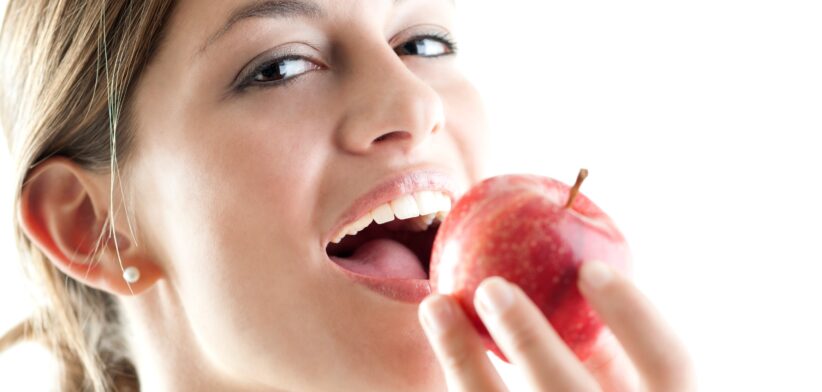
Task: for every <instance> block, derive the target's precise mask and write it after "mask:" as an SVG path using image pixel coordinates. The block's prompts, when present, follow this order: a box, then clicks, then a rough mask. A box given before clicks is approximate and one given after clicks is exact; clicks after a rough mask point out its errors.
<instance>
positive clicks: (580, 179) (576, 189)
mask: <svg viewBox="0 0 822 392" xmlns="http://www.w3.org/2000/svg"><path fill="white" fill-rule="evenodd" d="M586 177H588V169H579V174H578V175H577V182H576V183H575V184H574V187H573V188H571V192H570V193H569V194H568V203H567V204H565V208H571V206H572V205H573V204H574V200H575V199H576V198H577V195H578V194H579V187H581V186H582V182H583V181H585V178H586Z"/></svg>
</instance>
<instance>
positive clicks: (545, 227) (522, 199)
mask: <svg viewBox="0 0 822 392" xmlns="http://www.w3.org/2000/svg"><path fill="white" fill-rule="evenodd" d="M570 191H571V187H569V186H568V185H566V184H563V183H561V182H559V181H557V180H554V179H551V178H547V177H542V176H536V175H528V174H511V175H504V176H499V177H492V178H489V179H487V180H484V181H482V182H480V183H479V184H477V185H476V186H474V187H473V188H471V189H470V190H469V191H468V192H467V193H466V194H465V195H464V196H463V197H461V198H460V200H459V201H457V203H456V204H455V205H454V206H453V208H452V209H451V212H450V213H449V214H448V216H447V217H446V218H445V221H443V223H442V224H441V226H440V228H439V231H438V233H437V236H436V239H435V241H434V246H433V250H432V255H431V275H430V282H431V288H432V291H433V292H437V293H440V294H446V295H450V296H452V297H454V298H455V299H456V300H457V301H458V302H459V304H460V306H461V307H462V309H463V310H464V311H465V313H466V315H467V316H468V318H469V319H470V320H471V322H472V323H473V324H474V326H475V327H476V329H477V331H478V332H479V334H480V336H481V337H482V339H483V342H484V343H485V346H486V348H487V349H489V350H491V351H493V352H494V353H495V354H496V355H497V356H498V357H500V358H501V359H502V360H504V361H507V359H506V358H505V356H504V355H503V353H502V352H501V351H500V349H499V348H498V347H497V345H496V344H495V343H494V341H493V339H492V338H491V336H490V335H489V334H488V330H487V329H486V328H485V326H484V325H483V324H482V321H481V320H480V318H479V316H478V315H477V312H476V310H475V309H474V305H473V304H474V292H475V290H476V289H477V286H478V285H479V284H480V282H482V280H483V279H485V278H487V277H490V276H501V277H503V278H505V279H506V280H508V281H510V282H512V283H515V284H517V285H518V286H519V287H520V288H522V290H523V291H524V292H525V293H526V294H527V295H528V297H530V298H531V300H532V301H533V302H534V303H535V304H536V305H537V307H539V309H540V310H541V311H542V313H543V314H544V315H545V317H546V318H547V319H548V321H549V322H550V323H551V325H552V326H553V328H554V329H555V330H556V331H557V333H558V334H559V336H560V337H561V338H562V339H563V340H564V341H565V343H566V344H567V345H568V346H569V347H570V348H571V350H572V351H573V352H574V354H576V356H577V357H578V358H579V359H580V360H585V359H587V358H588V357H589V356H590V354H591V352H592V349H593V346H594V343H595V342H596V339H597V337H598V335H599V333H600V331H601V330H602V328H603V324H602V322H601V321H600V320H599V318H598V317H597V315H596V314H595V313H594V311H593V309H592V308H591V307H590V306H589V305H588V303H587V302H586V301H585V299H584V298H583V297H582V294H581V293H580V292H579V289H578V288H577V275H578V272H579V267H580V265H581V264H582V263H583V262H585V261H590V260H599V261H602V262H604V263H606V264H609V265H611V266H613V267H615V268H617V269H618V270H621V271H623V272H625V273H628V272H629V268H630V257H631V256H630V250H629V248H628V246H627V244H626V243H625V239H624V237H623V235H622V234H621V233H620V232H619V230H617V228H616V226H615V225H614V224H613V222H612V221H611V219H610V218H609V217H608V216H607V215H606V214H605V213H604V212H602V211H601V210H600V209H599V208H598V207H597V206H596V205H594V203H592V202H591V201H590V200H589V199H588V198H586V197H585V196H584V195H583V194H581V193H578V194H577V195H576V197H575V198H574V201H573V203H572V205H571V208H565V205H566V204H567V202H568V197H569V193H570Z"/></svg>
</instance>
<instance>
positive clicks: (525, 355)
mask: <svg viewBox="0 0 822 392" xmlns="http://www.w3.org/2000/svg"><path fill="white" fill-rule="evenodd" d="M474 304H475V306H476V308H477V312H478V313H479V315H480V317H481V318H482V321H483V323H484V324H485V326H486V327H487V328H488V330H489V332H490V333H491V336H492V337H493V338H494V341H495V342H496V344H497V345H498V346H499V348H500V350H502V352H503V353H504V354H505V356H506V357H507V358H508V359H509V360H510V361H511V363H512V364H514V365H516V366H517V367H519V368H520V369H521V370H522V373H523V375H524V376H525V378H526V379H527V384H528V385H532V386H533V388H535V389H536V390H542V391H596V390H599V387H598V386H597V383H596V381H595V380H594V378H593V377H592V376H591V374H589V373H588V371H587V370H586V369H585V367H584V366H583V365H582V364H581V363H580V362H579V361H578V360H577V358H576V356H574V354H573V353H572V352H571V350H570V349H568V347H567V346H566V345H565V343H564V342H563V341H562V339H561V338H560V337H559V335H557V333H556V332H555V331H554V329H553V328H552V327H551V326H550V324H549V323H548V321H547V320H546V319H545V316H543V314H542V312H541V311H540V310H539V309H538V308H537V307H536V306H535V305H534V304H533V302H531V300H530V299H529V298H528V297H527V296H526V295H525V293H524V292H523V291H522V290H521V289H520V288H519V287H517V286H515V285H513V284H511V283H508V282H507V281H505V279H503V278H500V277H491V278H488V279H486V280H485V281H483V282H482V284H480V286H479V288H477V292H476V296H475V301H474Z"/></svg>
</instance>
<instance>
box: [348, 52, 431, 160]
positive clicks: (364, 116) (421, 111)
mask: <svg viewBox="0 0 822 392" xmlns="http://www.w3.org/2000/svg"><path fill="white" fill-rule="evenodd" d="M380 56H382V57H385V58H383V59H382V60H381V61H380V60H378V61H375V58H374V57H375V56H373V54H372V55H371V56H369V57H370V60H371V61H369V62H367V63H364V62H360V63H359V64H360V65H361V67H358V68H357V69H356V70H352V71H351V74H350V75H349V76H350V78H349V81H348V83H345V90H344V91H346V93H345V94H343V100H344V101H343V102H345V103H344V105H346V111H345V114H344V115H343V119H342V122H341V123H340V124H339V127H338V129H337V137H336V139H337V142H338V144H339V146H340V148H341V149H343V150H344V151H346V152H348V153H351V154H357V155H362V154H369V153H373V152H374V151H377V150H388V149H391V150H394V152H400V153H403V154H409V153H410V152H411V151H413V150H414V149H415V148H416V147H417V146H419V145H420V144H421V143H423V142H425V141H426V140H427V139H428V138H429V137H430V136H431V134H433V133H435V132H437V131H438V130H440V129H441V128H442V127H443V125H444V113H443V103H442V99H441V98H440V95H439V94H438V93H437V92H436V91H435V90H434V89H433V88H432V87H431V86H430V85H429V84H428V83H427V82H426V81H424V80H422V79H420V78H419V77H418V76H417V75H416V74H415V73H414V72H412V71H411V70H410V69H409V68H408V67H407V66H406V65H405V63H403V61H402V60H401V59H400V58H399V57H397V55H396V54H394V53H393V52H390V53H389V54H387V55H386V54H381V55H380ZM388 56H390V57H388Z"/></svg>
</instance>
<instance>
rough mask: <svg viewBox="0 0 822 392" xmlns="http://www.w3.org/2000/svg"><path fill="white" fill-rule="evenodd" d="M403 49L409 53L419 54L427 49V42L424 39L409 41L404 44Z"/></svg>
mask: <svg viewBox="0 0 822 392" xmlns="http://www.w3.org/2000/svg"><path fill="white" fill-rule="evenodd" d="M403 50H405V52H406V53H408V54H412V55H418V54H420V53H423V52H424V51H425V44H424V43H423V41H422V40H417V41H413V42H408V43H406V44H405V45H403Z"/></svg>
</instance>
